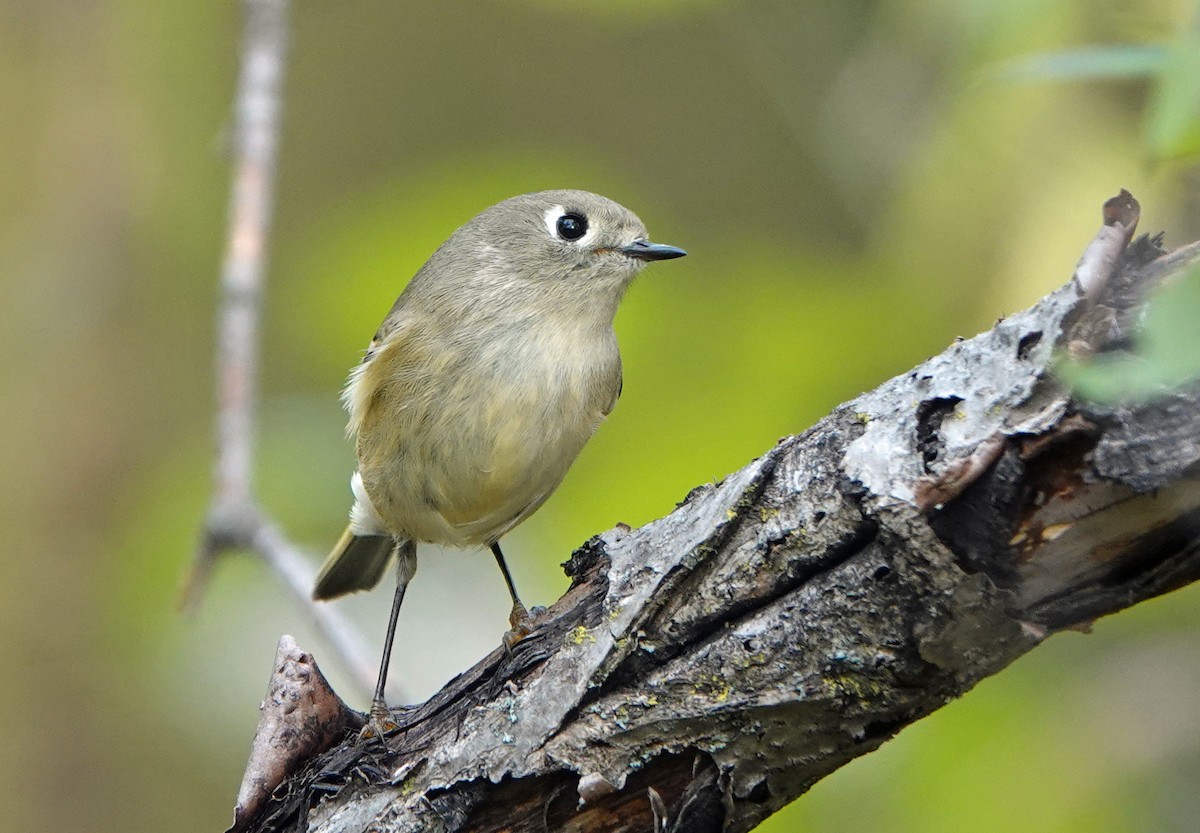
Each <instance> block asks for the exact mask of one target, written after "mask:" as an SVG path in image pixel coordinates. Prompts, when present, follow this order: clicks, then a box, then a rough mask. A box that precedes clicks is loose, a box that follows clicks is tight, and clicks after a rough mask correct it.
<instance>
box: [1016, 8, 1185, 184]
mask: <svg viewBox="0 0 1200 833" xmlns="http://www.w3.org/2000/svg"><path fill="white" fill-rule="evenodd" d="M994 77H995V78H997V79H998V80H1003V81H1024V82H1031V81H1097V80H1127V79H1144V80H1147V81H1149V82H1150V88H1151V92H1150V96H1149V101H1148V104H1147V106H1146V110H1145V115H1144V118H1143V127H1142V140H1143V144H1144V145H1145V148H1146V153H1147V155H1148V156H1149V158H1150V159H1151V160H1152V161H1155V162H1161V161H1169V160H1195V159H1196V158H1197V157H1200V15H1197V16H1196V17H1195V19H1194V20H1193V22H1192V24H1191V25H1190V26H1185V27H1181V29H1180V30H1179V31H1178V32H1177V33H1176V35H1175V37H1174V38H1172V39H1171V40H1170V41H1169V42H1167V43H1164V44H1119V45H1114V46H1094V47H1086V48H1081V49H1072V50H1066V51H1062V52H1046V53H1040V54H1035V55H1031V56H1027V57H1024V58H1019V59H1015V60H1011V61H1009V62H1007V63H1005V64H1003V65H1001V66H1000V67H999V68H998V69H996V70H995V71H994Z"/></svg>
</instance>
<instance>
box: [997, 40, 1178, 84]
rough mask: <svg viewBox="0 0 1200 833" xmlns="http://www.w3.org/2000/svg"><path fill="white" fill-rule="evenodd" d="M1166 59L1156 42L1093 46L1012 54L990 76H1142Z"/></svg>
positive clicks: (1037, 78) (1153, 71)
mask: <svg viewBox="0 0 1200 833" xmlns="http://www.w3.org/2000/svg"><path fill="white" fill-rule="evenodd" d="M1167 61H1168V53H1167V50H1166V49H1165V48H1164V47H1163V46H1161V45H1159V44H1132V43H1129V44H1120V45H1117V46H1094V47H1087V48H1084V49H1072V50H1069V51H1066V52H1044V53H1040V54H1037V55H1028V56H1025V57H1022V58H1016V59H1014V60H1011V61H1007V62H1005V63H1003V64H1001V65H1000V66H999V67H998V68H997V70H996V72H995V75H994V77H995V78H996V79H997V80H999V81H1009V82H1013V81H1025V82H1028V81H1072V80H1095V79H1101V78H1143V77H1149V76H1156V75H1158V74H1159V73H1160V72H1162V70H1163V67H1164V66H1165V65H1166V64H1167Z"/></svg>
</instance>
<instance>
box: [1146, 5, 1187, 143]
mask: <svg viewBox="0 0 1200 833" xmlns="http://www.w3.org/2000/svg"><path fill="white" fill-rule="evenodd" d="M1145 137H1146V144H1147V146H1148V148H1149V150H1150V155H1151V158H1153V159H1155V160H1164V159H1179V158H1182V157H1195V156H1200V28H1198V27H1197V26H1193V27H1192V28H1190V29H1187V30H1185V31H1183V32H1182V33H1181V34H1180V36H1179V38H1178V39H1177V40H1176V41H1175V43H1173V44H1171V47H1170V49H1169V50H1168V51H1167V53H1166V60H1165V63H1164V65H1163V67H1162V69H1161V71H1160V72H1159V73H1158V82H1157V84H1156V85H1155V88H1154V92H1153V95H1152V96H1151V99H1150V105H1149V108H1148V109H1147V111H1146V125H1145Z"/></svg>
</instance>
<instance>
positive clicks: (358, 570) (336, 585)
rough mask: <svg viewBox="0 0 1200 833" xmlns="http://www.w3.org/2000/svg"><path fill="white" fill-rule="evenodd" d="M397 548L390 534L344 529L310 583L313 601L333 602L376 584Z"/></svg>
mask: <svg viewBox="0 0 1200 833" xmlns="http://www.w3.org/2000/svg"><path fill="white" fill-rule="evenodd" d="M395 549H396V542H395V541H394V540H393V539H392V537H391V536H390V535H355V534H354V533H353V532H351V531H350V528H349V527H347V528H346V531H345V532H343V533H342V537H341V538H340V539H338V542H337V544H336V545H335V546H334V548H333V552H331V553H329V557H328V558H326V559H325V563H324V564H322V565H321V571H320V572H319V573H317V580H316V582H315V583H314V584H313V592H312V597H313V598H314V599H317V600H318V601H319V600H322V599H336V598H337V597H338V596H344V595H346V594H347V593H353V592H355V591H356V590H370V589H371V588H372V587H374V586H375V585H376V584H378V583H379V579H380V578H381V577H382V576H383V571H384V570H386V569H387V566H388V562H390V561H391V560H392V555H393V554H394V552H395Z"/></svg>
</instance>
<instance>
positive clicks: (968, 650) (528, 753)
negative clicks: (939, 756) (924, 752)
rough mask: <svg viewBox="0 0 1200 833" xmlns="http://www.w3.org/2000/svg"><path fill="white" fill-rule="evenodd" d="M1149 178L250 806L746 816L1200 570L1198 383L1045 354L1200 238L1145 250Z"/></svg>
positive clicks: (454, 822) (1098, 326) (665, 822)
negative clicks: (1055, 278)
mask: <svg viewBox="0 0 1200 833" xmlns="http://www.w3.org/2000/svg"><path fill="white" fill-rule="evenodd" d="M1123 196H1125V197H1127V196H1128V195H1123ZM1129 204H1130V205H1131V206H1132V209H1133V210H1132V214H1130V212H1124V213H1121V216H1119V217H1118V216H1109V213H1108V212H1107V211H1106V228H1105V230H1103V231H1102V232H1101V234H1100V235H1099V236H1098V237H1097V243H1096V244H1094V246H1098V247H1099V248H1092V247H1089V253H1088V255H1087V256H1085V258H1084V259H1083V260H1081V262H1080V265H1079V269H1078V271H1077V274H1076V276H1075V277H1074V278H1073V279H1072V281H1071V282H1070V283H1069V284H1068V285H1067V286H1065V287H1064V288H1062V289H1061V290H1059V291H1057V292H1055V293H1054V294H1052V295H1050V296H1048V297H1047V298H1045V299H1043V300H1042V301H1041V302H1040V303H1039V304H1037V305H1036V306H1035V307H1033V308H1032V309H1030V310H1027V311H1025V312H1022V313H1020V314H1018V315H1014V316H1012V317H1010V318H1008V319H1005V320H1004V321H1002V322H1000V323H998V324H997V325H996V326H995V327H994V328H993V329H992V330H990V331H988V332H986V333H984V334H982V335H979V336H977V337H976V338H973V339H970V340H968V341H963V342H960V343H956V344H954V345H953V346H951V347H950V348H949V349H948V350H946V351H945V352H944V353H942V354H941V355H939V356H936V357H934V358H932V359H930V360H929V361H927V362H925V363H924V364H922V365H920V366H919V367H916V368H914V369H913V370H912V371H910V372H909V373H905V374H903V375H901V376H898V377H896V378H894V379H892V380H891V381H889V382H886V383H885V384H884V385H882V386H881V387H879V388H878V389H876V390H875V391H872V392H870V393H868V394H865V395H864V396H861V397H859V398H858V399H856V400H854V401H852V402H849V403H847V404H845V405H842V406H841V407H839V408H837V409H836V410H835V411H834V412H833V413H831V414H830V415H829V416H827V417H826V418H825V419H823V420H822V421H821V422H819V423H818V424H817V425H815V426H814V427H813V428H811V429H809V430H808V431H806V432H805V433H803V434H801V435H799V436H795V437H788V438H786V439H784V440H782V441H780V443H779V444H778V445H776V446H775V448H773V449H772V450H771V451H770V452H768V453H767V454H766V455H764V456H763V457H761V458H760V459H758V460H755V461H754V462H752V463H750V464H749V465H748V466H746V467H745V468H744V469H742V470H741V471H738V472H735V473H734V474H731V475H730V476H729V477H727V478H725V479H724V480H723V481H722V482H720V483H716V484H709V485H705V486H701V487H699V488H697V489H695V490H693V492H692V493H691V494H689V495H688V496H687V498H686V499H685V500H684V502H683V503H682V504H680V506H679V507H678V508H677V509H676V510H675V511H674V512H672V513H671V514H670V515H668V516H666V517H664V518H662V519H660V520H658V521H655V522H653V523H651V524H649V525H647V526H645V527H643V528H641V529H637V530H631V529H628V528H626V527H618V528H616V529H613V530H610V531H608V532H607V533H605V534H603V535H600V536H597V537H596V538H593V539H592V540H591V541H589V542H588V543H587V544H585V545H584V546H583V547H582V548H581V549H580V550H579V551H577V552H576V553H575V554H574V556H573V557H572V559H571V561H570V562H569V563H568V564H567V572H568V574H569V575H570V576H571V577H572V579H573V583H572V586H571V589H570V590H569V591H568V592H567V594H566V595H565V596H564V597H563V598H562V599H560V600H559V601H558V602H557V603H556V604H555V605H554V606H553V607H552V608H550V609H549V610H548V611H547V612H546V613H545V614H544V615H543V616H541V617H539V620H538V622H537V627H536V629H535V631H534V633H533V634H532V635H531V636H529V637H528V638H526V639H525V640H524V641H522V642H520V643H519V644H518V645H517V646H516V647H515V649H514V650H513V652H512V653H511V655H509V654H506V653H505V652H504V651H503V650H502V649H497V650H496V651H494V652H493V653H492V654H491V655H490V656H488V657H487V658H485V659H484V660H483V661H481V662H480V663H479V664H478V665H476V666H475V667H474V668H472V669H471V670H469V671H467V672H465V673H464V674H463V675H461V676H459V677H458V678H456V679H454V680H453V681H451V682H450V683H449V684H448V685H447V686H446V688H445V689H443V690H442V691H441V692H439V693H438V694H437V695H435V696H434V697H433V698H431V699H430V700H429V701H428V702H426V703H423V704H421V705H419V706H414V707H411V708H408V709H402V710H399V711H398V712H397V713H396V715H395V717H396V720H397V722H398V723H399V724H400V725H401V726H402V727H403V729H402V731H401V732H400V733H398V734H397V735H395V736H393V737H391V738H390V739H389V746H390V748H389V749H384V748H383V747H382V746H381V745H380V744H379V743H378V742H377V741H374V742H362V741H358V740H356V739H353V738H352V739H350V740H347V741H346V742H344V743H343V744H342V745H340V746H337V747H335V748H334V749H332V750H330V751H329V752H327V753H325V754H324V755H322V756H319V757H317V758H316V759H314V760H313V761H311V762H309V764H308V766H307V767H306V768H304V769H303V771H302V772H300V774H299V775H297V776H295V777H293V778H291V779H290V780H288V781H287V782H285V784H284V786H283V787H281V788H280V789H278V790H276V791H275V797H274V798H273V799H272V800H271V802H270V803H269V804H268V806H267V808H266V810H265V811H264V813H263V814H262V815H261V816H260V817H259V818H258V820H257V821H256V823H255V825H254V826H253V828H252V829H256V830H314V831H350V830H363V829H371V830H379V831H417V830H438V831H458V832H459V833H465V831H472V833H477V832H479V833H481V832H482V831H499V830H507V831H560V830H572V831H599V830H617V829H620V830H634V829H641V830H655V831H689V833H697V831H699V833H704V831H718V830H724V831H745V830H749V829H750V828H752V827H754V826H755V825H756V824H758V823H759V822H760V821H761V820H763V819H764V818H766V816H768V815H769V814H770V813H772V812H774V811H775V810H777V809H779V808H780V807H782V806H783V805H785V804H787V803H788V802H790V801H792V800H793V799H795V798H796V797H797V796H799V795H801V794H802V793H803V792H805V791H806V790H807V789H808V788H809V787H810V786H812V785H813V784H814V783H815V782H816V781H817V780H819V779H820V778H822V777H824V776H825V775H827V774H829V773H830V772H832V771H834V770H835V769H837V768H838V767H840V766H842V765H843V764H845V763H846V762H848V761H850V760H851V759H853V758H855V757H857V756H859V755H862V754H864V753H866V752H870V751H871V750H873V749H875V748H877V747H878V746H879V745H880V744H882V743H883V742H884V741H886V740H887V739H889V738H890V737H892V736H893V735H894V734H895V733H896V732H898V731H900V730H901V729H902V728H903V727H905V726H907V725H909V724H910V723H912V722H914V721H916V720H918V719H920V718H921V717H923V716H924V715H927V714H929V713H930V712H932V711H934V710H935V709H937V708H939V707H941V706H942V705H944V704H945V703H946V702H948V701H950V700H952V699H954V698H955V697H958V696H959V695H961V694H963V693H964V692H966V691H967V690H969V689H970V688H971V687H972V686H973V685H975V683H977V682H978V681H979V680H981V679H982V678H984V677H985V676H988V675H990V674H994V673H996V672H997V671H999V670H1001V669H1002V668H1004V667H1005V666H1006V665H1008V664H1009V663H1010V662H1011V661H1012V660H1013V659H1015V658H1016V657H1018V656H1020V655H1021V654H1023V653H1025V652H1026V651H1029V650H1030V649H1032V648H1034V647H1036V646H1037V645H1038V644H1039V643H1040V642H1042V641H1043V640H1044V639H1045V638H1046V636H1047V635H1049V634H1051V633H1053V632H1054V631H1057V630H1060V629H1063V628H1086V627H1087V626H1088V625H1089V624H1090V622H1091V621H1092V620H1094V619H1095V618H1096V617H1099V616H1102V615H1105V614H1108V613H1111V612H1114V611H1116V610H1120V609H1122V608H1124V607H1128V606H1130V605H1132V604H1134V603H1136V602H1138V601H1141V600H1143V599H1146V598H1149V597H1151V596H1154V595H1157V594H1160V593H1164V592H1167V591H1169V590H1171V589H1174V588H1176V587H1179V586H1181V585H1183V584H1185V583H1188V582H1191V581H1194V580H1196V579H1197V578H1200V488H1197V486H1198V478H1200V386H1198V387H1192V388H1190V389H1187V390H1180V391H1174V392H1171V393H1168V394H1165V395H1164V396H1163V397H1162V398H1160V399H1159V400H1157V401H1155V402H1153V403H1148V404H1143V405H1130V406H1119V407H1105V406H1099V405H1090V404H1087V403H1083V402H1080V401H1076V400H1074V399H1072V397H1071V395H1070V392H1069V391H1068V390H1066V389H1065V388H1064V387H1063V386H1062V385H1061V384H1059V383H1058V382H1057V381H1056V379H1055V377H1054V376H1053V375H1052V374H1051V373H1050V372H1049V369H1050V366H1051V363H1052V361H1053V360H1054V359H1055V356H1056V355H1058V354H1059V353H1060V352H1061V349H1062V348H1065V347H1066V346H1067V345H1071V344H1074V343H1077V342H1078V343H1086V344H1088V345H1090V346H1091V347H1092V348H1093V349H1100V350H1103V349H1108V346H1109V345H1110V343H1111V340H1112V338H1114V337H1118V336H1121V333H1122V332H1127V330H1123V329H1122V326H1123V325H1122V322H1129V321H1131V320H1133V319H1134V317H1135V316H1136V314H1137V308H1138V306H1139V304H1140V298H1141V297H1142V296H1143V294H1144V292H1145V290H1146V289H1148V288H1149V287H1151V286H1153V285H1156V284H1157V283H1159V282H1160V281H1162V280H1164V279H1166V278H1167V277H1169V276H1170V275H1171V274H1173V273H1176V272H1178V271H1179V270H1180V269H1182V268H1184V267H1185V266H1188V265H1190V264H1193V263H1196V262H1200V244H1198V245H1193V246H1190V247H1188V248H1186V249H1184V250H1180V251H1179V252H1176V253H1174V254H1172V255H1166V256H1159V255H1161V252H1160V251H1158V250H1157V249H1156V245H1155V242H1154V241H1149V240H1147V239H1145V238H1143V239H1142V240H1140V241H1138V242H1137V243H1135V244H1134V245H1133V246H1132V247H1130V249H1129V250H1128V251H1127V252H1124V254H1122V250H1124V248H1125V245H1126V243H1127V242H1128V239H1129V236H1130V235H1131V234H1132V231H1133V224H1134V223H1136V203H1134V202H1133V201H1132V198H1129ZM1114 232H1116V234H1115V235H1114ZM1114 239H1115V240H1119V243H1117V244H1116V249H1115V250H1113V249H1112V246H1113V245H1114V244H1113V240H1114ZM1109 255H1113V256H1111V257H1110V256H1109ZM1130 287H1137V288H1138V291H1136V292H1131V291H1129V288H1130ZM1105 322H1107V323H1105Z"/></svg>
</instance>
